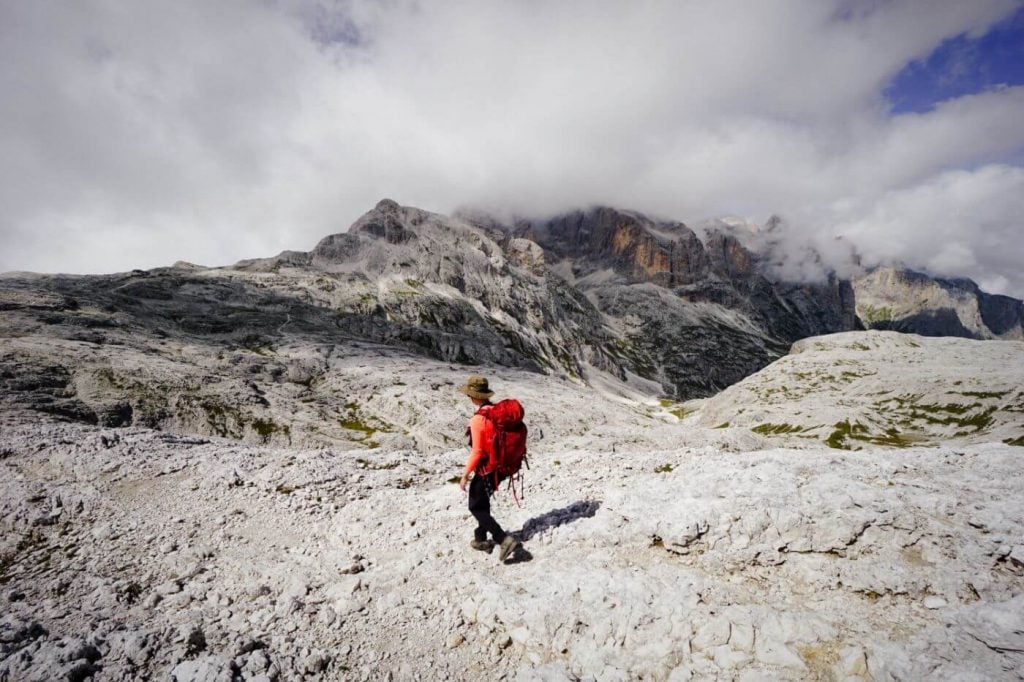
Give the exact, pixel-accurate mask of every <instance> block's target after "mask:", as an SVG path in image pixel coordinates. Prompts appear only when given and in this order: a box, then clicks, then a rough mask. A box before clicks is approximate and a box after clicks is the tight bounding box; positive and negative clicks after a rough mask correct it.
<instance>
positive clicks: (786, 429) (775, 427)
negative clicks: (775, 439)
mask: <svg viewBox="0 0 1024 682" xmlns="http://www.w3.org/2000/svg"><path fill="white" fill-rule="evenodd" d="M805 430H806V429H805V428H804V427H803V426H793V425H792V424H771V423H768V424H760V425H758V426H755V427H754V428H752V429H751V431H753V432H754V433H760V434H761V435H763V436H782V435H785V434H787V433H800V432H801V431H805Z"/></svg>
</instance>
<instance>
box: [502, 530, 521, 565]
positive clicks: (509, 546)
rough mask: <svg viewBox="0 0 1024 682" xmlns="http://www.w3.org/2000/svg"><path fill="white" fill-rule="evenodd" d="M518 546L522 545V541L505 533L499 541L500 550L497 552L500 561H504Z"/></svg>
mask: <svg viewBox="0 0 1024 682" xmlns="http://www.w3.org/2000/svg"><path fill="white" fill-rule="evenodd" d="M520 547H522V543H521V542H519V540H516V539H515V538H514V537H512V536H511V535H506V536H505V539H504V540H502V541H501V551H500V552H498V559H499V560H500V561H502V562H504V561H506V560H507V559H509V558H510V557H511V556H512V554H513V553H514V552H515V551H516V550H517V549H519V548H520Z"/></svg>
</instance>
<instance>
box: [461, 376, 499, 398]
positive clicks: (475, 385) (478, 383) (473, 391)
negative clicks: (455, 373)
mask: <svg viewBox="0 0 1024 682" xmlns="http://www.w3.org/2000/svg"><path fill="white" fill-rule="evenodd" d="M459 390H460V391H462V392H463V393H465V394H466V395H468V396H469V397H470V398H476V399H477V400H487V399H488V398H490V397H491V396H492V395H494V391H492V390H491V389H490V387H489V386H488V385H487V377H480V376H476V375H475V374H474V375H473V376H471V377H470V378H468V379H466V385H465V386H463V387H461V388H460V389H459Z"/></svg>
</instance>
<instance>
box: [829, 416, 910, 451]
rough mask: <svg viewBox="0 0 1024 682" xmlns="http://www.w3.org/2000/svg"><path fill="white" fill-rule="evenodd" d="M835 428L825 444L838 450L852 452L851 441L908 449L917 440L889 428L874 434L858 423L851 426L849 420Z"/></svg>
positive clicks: (839, 423)
mask: <svg viewBox="0 0 1024 682" xmlns="http://www.w3.org/2000/svg"><path fill="white" fill-rule="evenodd" d="M834 428H835V430H834V431H833V432H832V433H831V434H830V435H829V437H828V438H827V439H825V444H826V445H828V446H829V447H830V448H835V449H837V450H852V449H853V448H852V447H851V443H850V442H849V441H851V440H856V441H860V442H863V443H871V444H873V445H887V446H889V447H894V448H905V447H908V446H910V445H913V443H914V442H915V440H916V439H914V438H913V437H911V436H909V435H906V434H901V433H900V432H899V431H897V430H896V429H895V428H888V429H886V430H885V431H883V432H882V433H880V434H872V433H870V431H869V430H868V427H867V426H865V425H864V424H861V423H860V422H856V421H855V422H853V423H852V424H851V423H850V421H849V420H848V419H847V420H843V421H841V422H836V424H835V425H834Z"/></svg>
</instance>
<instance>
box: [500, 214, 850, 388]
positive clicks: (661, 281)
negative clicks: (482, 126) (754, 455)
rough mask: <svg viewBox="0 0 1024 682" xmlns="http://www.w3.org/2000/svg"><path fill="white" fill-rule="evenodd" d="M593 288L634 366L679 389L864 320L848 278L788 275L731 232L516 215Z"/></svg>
mask: <svg viewBox="0 0 1024 682" xmlns="http://www.w3.org/2000/svg"><path fill="white" fill-rule="evenodd" d="M513 232H514V234H516V235H517V236H520V237H525V238H529V239H531V240H533V241H535V242H536V243H538V244H539V245H540V246H541V248H543V249H544V251H545V253H546V254H548V256H547V258H548V262H550V263H551V264H552V265H553V267H556V268H557V269H558V271H559V272H561V273H563V274H564V275H565V276H566V278H567V279H568V280H569V281H571V282H572V283H573V284H574V285H575V286H576V287H577V288H578V289H580V290H581V291H583V292H584V293H586V295H587V297H588V298H589V299H590V300H591V301H593V303H594V305H595V306H596V307H597V309H598V310H599V311H600V312H601V313H602V314H603V315H605V316H606V318H607V319H608V320H609V324H610V325H611V326H612V327H613V328H615V329H616V330H617V331H618V333H619V336H620V343H619V349H620V351H621V353H622V354H623V356H624V357H625V358H626V359H627V360H628V364H629V365H630V367H631V368H633V369H634V371H637V370H639V373H640V374H641V375H642V376H645V377H647V378H652V379H655V380H656V381H658V382H659V383H661V384H662V386H663V387H665V389H666V391H668V392H670V393H672V394H673V395H675V396H676V397H679V398H684V397H693V396H698V395H708V394H710V393H714V392H715V391H717V390H719V389H721V388H723V387H725V386H727V385H729V384H732V383H734V382H736V381H738V380H739V379H741V378H743V377H744V376H747V375H748V374H750V373H751V372H753V371H756V370H757V369H758V368H760V367H763V366H764V365H765V364H767V363H768V362H771V361H772V360H774V359H775V358H776V357H778V356H779V355H781V354H783V353H785V352H786V351H787V350H788V348H789V345H790V344H791V343H792V342H793V341H796V340H797V339H801V338H805V337H807V336H814V335H818V334H826V333H831V332H838V331H847V330H852V329H856V328H857V320H856V315H855V313H854V302H853V291H852V288H851V286H850V283H849V282H848V281H843V280H839V279H838V278H836V277H835V276H830V277H828V278H826V279H825V280H824V281H822V282H817V283H805V282H787V281H784V280H781V279H779V278H777V277H775V276H773V275H772V273H771V270H770V268H769V267H768V264H767V263H766V262H765V258H764V256H763V255H762V254H758V253H755V252H753V251H751V250H749V249H748V248H747V247H746V246H744V245H743V243H742V242H741V241H740V240H739V239H738V238H737V237H736V236H734V235H732V234H728V233H726V232H724V231H722V230H710V231H709V232H707V234H706V235H705V236H704V239H703V240H701V239H700V238H699V237H698V236H697V235H696V234H695V233H694V231H693V230H691V229H690V228H688V227H687V226H686V225H683V224H682V223H678V222H659V221H655V220H652V219H650V218H647V217H645V216H643V215H640V214H637V213H632V212H627V211H618V210H616V209H612V208H595V209H591V210H589V211H586V212H579V211H578V212H574V213H571V214H568V215H565V216H560V217H557V218H554V219H551V220H547V221H534V222H525V223H521V224H519V225H517V226H516V227H515V229H514V231H513Z"/></svg>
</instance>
